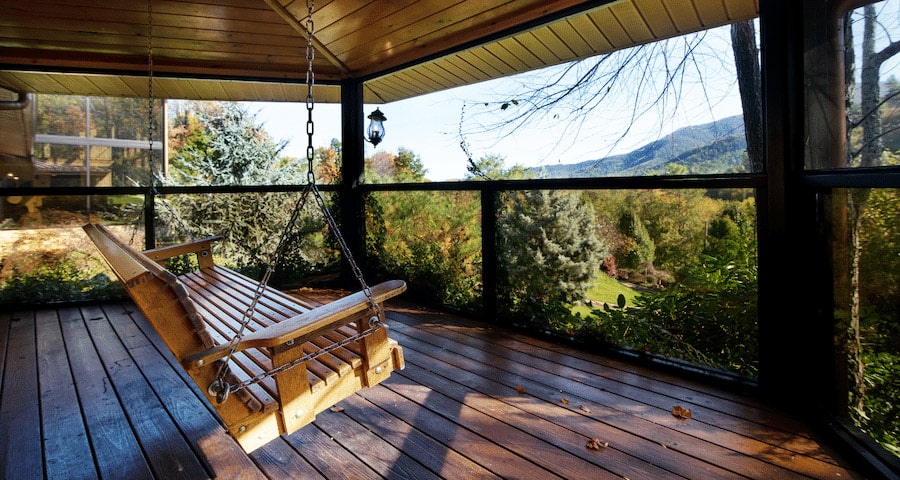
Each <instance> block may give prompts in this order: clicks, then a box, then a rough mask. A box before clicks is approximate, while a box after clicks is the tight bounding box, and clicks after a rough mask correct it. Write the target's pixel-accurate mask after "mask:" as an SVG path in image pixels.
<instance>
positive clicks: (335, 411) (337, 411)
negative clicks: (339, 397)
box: [331, 406, 344, 413]
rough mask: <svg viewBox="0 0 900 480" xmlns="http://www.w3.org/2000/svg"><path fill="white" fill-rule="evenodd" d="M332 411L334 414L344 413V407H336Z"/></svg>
mask: <svg viewBox="0 0 900 480" xmlns="http://www.w3.org/2000/svg"><path fill="white" fill-rule="evenodd" d="M331 411H332V412H334V413H341V412H343V411H344V407H338V406H334V407H331Z"/></svg>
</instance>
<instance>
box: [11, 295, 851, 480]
mask: <svg viewBox="0 0 900 480" xmlns="http://www.w3.org/2000/svg"><path fill="white" fill-rule="evenodd" d="M304 293H305V294H306V295H310V294H312V292H310V291H305V292H304ZM339 296H340V293H335V292H323V296H322V297H320V298H306V299H304V301H305V302H306V303H307V304H309V305H316V304H327V303H328V302H329V301H330V300H333V298H335V297H339ZM388 323H389V326H390V327H391V332H392V333H391V335H392V337H393V338H396V339H398V340H399V341H400V343H401V344H402V345H403V348H404V353H405V355H406V360H407V368H406V369H405V370H403V371H399V372H395V374H394V375H392V376H391V378H389V379H387V380H385V381H384V382H382V383H380V384H379V385H377V386H375V387H373V388H368V389H362V390H360V391H358V392H356V393H355V394H352V395H350V396H348V397H346V398H344V399H343V400H341V401H339V402H338V403H337V405H336V408H335V409H333V410H332V409H329V408H325V409H324V410H323V411H322V412H321V413H319V415H318V416H317V418H316V420H315V421H313V422H312V423H311V424H309V425H306V426H305V427H303V428H301V429H300V430H298V431H296V432H294V433H292V434H290V435H282V436H280V437H277V438H275V439H273V440H272V441H270V442H268V443H267V444H265V445H263V446H261V447H260V448H258V449H256V450H255V451H253V452H252V453H251V454H249V455H247V454H246V453H244V452H243V451H242V450H241V449H240V448H237V446H236V445H235V443H234V440H233V439H232V438H231V437H230V436H228V435H227V434H226V433H225V431H224V428H223V427H222V425H221V424H220V423H218V422H217V421H216V420H215V416H214V414H213V412H214V410H213V408H212V406H211V405H210V404H209V403H208V402H207V401H206V400H205V399H204V395H203V393H202V392H200V391H199V390H198V389H197V388H196V386H195V385H193V384H192V381H191V380H190V379H189V378H188V377H187V376H186V374H185V373H184V372H183V370H182V369H181V368H180V364H179V363H178V362H177V360H176V359H175V358H174V357H173V356H172V355H170V354H169V353H168V352H167V348H166V347H165V344H164V343H163V342H162V340H161V339H160V338H159V337H158V336H157V335H156V332H155V331H154V330H153V329H152V328H151V327H150V325H149V323H147V321H146V319H144V318H143V317H142V316H141V314H140V313H139V312H138V311H137V310H136V308H135V307H134V306H133V305H131V304H129V303H125V304H103V305H90V306H81V307H72V308H64V309H62V308H61V309H54V308H48V309H39V310H35V311H28V312H13V313H10V314H0V346H2V345H4V344H5V345H6V348H5V350H4V349H0V352H3V356H2V359H3V363H2V365H0V370H2V371H3V377H2V378H3V384H2V392H0V399H2V405H0V433H2V437H0V441H2V445H3V446H4V451H5V452H7V453H8V452H9V451H13V452H14V453H15V454H14V455H9V454H7V455H6V456H5V457H4V458H3V459H2V460H3V462H4V463H3V465H4V469H5V478H44V470H43V469H44V466H45V465H49V462H52V461H53V460H52V459H54V458H58V454H56V453H54V452H51V451H50V450H51V448H62V449H64V450H65V451H66V452H67V454H70V455H74V456H77V457H79V458H81V459H84V458H87V459H89V460H78V461H79V462H81V463H82V465H89V464H91V463H92V464H93V465H95V466H96V470H97V472H98V475H95V476H102V478H173V477H179V476H188V477H190V478H209V477H213V476H215V477H216V478H254V477H257V478H266V477H268V478H312V479H316V478H329V479H330V478H352V479H383V478H417V479H418V478H444V479H454V480H455V479H459V478H473V479H481V478H485V479H496V478H529V479H531V478H542V479H543V478H549V479H552V478H563V477H565V478H623V477H628V478H632V479H637V478H713V479H719V478H723V479H727V478H753V479H766V480H768V479H794V478H804V479H809V478H813V479H834V478H842V479H862V478H864V476H863V475H861V474H860V473H859V472H858V471H856V470H854V468H853V466H852V464H850V463H848V462H847V461H846V459H843V458H842V457H841V456H840V455H839V454H838V453H836V452H835V451H834V449H833V448H831V447H830V446H829V445H828V443H827V442H824V441H823V440H822V439H821V438H819V437H818V436H817V435H816V433H815V432H813V431H811V430H809V429H808V428H806V427H805V426H804V425H803V424H802V423H801V422H799V421H797V420H796V419H794V418H791V417H790V416H787V415H785V414H783V413H780V412H778V411H775V410H773V409H771V408H768V407H767V406H766V405H764V404H762V403H760V402H759V401H757V400H755V399H753V398H750V397H746V396H742V395H740V394H737V393H735V392H730V391H724V390H721V389H718V388H715V387H713V386H711V385H707V384H703V383H699V382H697V381H694V380H688V379H683V378H678V377H675V376H673V375H672V374H670V373H664V372H659V371H654V370H650V369H647V368H644V367H641V366H637V365H632V364H627V363H623V362H622V361H621V360H617V359H613V358H608V357H604V356H601V355H596V354H593V353H590V352H587V351H582V350H574V349H571V348H568V347H566V346H563V345H560V344H555V343H551V342H548V341H547V340H544V339H539V338H533V337H530V336H527V335H524V334H522V333H520V332H516V331H511V330H507V329H502V328H498V327H495V326H491V325H486V324H483V323H478V322H474V321H471V320H468V319H465V318H462V317H459V316H456V315H450V314H447V313H443V312H438V311H432V310H428V309H426V308H423V307H420V306H417V305H413V304H406V303H402V304H401V303H400V302H396V301H395V302H394V303H393V304H392V308H390V309H389V311H388ZM349 333H350V334H352V329H351V331H350V332H349ZM56 344H61V345H62V348H60V349H59V351H58V352H55V351H54V348H53V345H56ZM62 357H65V358H62ZM55 369H58V370H57V371H54V370H55ZM12 370H15V372H14V373H11V371H12ZM69 376H70V377H71V381H73V382H74V388H75V395H76V397H77V398H76V401H75V403H76V404H80V405H81V408H75V407H73V406H62V405H60V404H59V402H58V399H54V397H55V396H57V395H60V394H61V393H64V392H65V391H66V390H67V388H66V387H64V388H63V389H62V391H55V390H52V391H47V389H46V388H44V387H43V385H58V384H60V382H61V383H62V384H63V385H66V384H67V382H66V381H65V379H66V378H67V377H69ZM60 379H62V380H60ZM519 387H521V389H520V388H519ZM63 397H64V395H60V396H59V397H58V398H63ZM38 398H40V399H41V401H35V399H38ZM564 399H565V400H566V401H563V400H564ZM675 405H680V406H684V407H685V408H690V409H691V410H692V412H693V414H692V418H691V419H688V420H685V419H679V418H676V417H675V416H673V415H672V413H671V409H672V407H673V406H675ZM76 410H77V411H80V412H81V415H82V418H81V419H77V418H71V419H69V418H68V417H67V416H66V415H67V414H68V413H70V412H75V411H76ZM61 415H62V416H61ZM62 418H66V419H67V420H65V422H60V420H61V419H62ZM54 422H59V423H58V425H57V426H55V427H53V428H56V431H57V432H60V433H61V435H59V436H58V438H55V439H51V438H47V437H46V436H44V437H43V438H42V436H41V430H42V428H43V430H45V431H46V430H47V426H48V425H51V424H53V423H54ZM79 423H80V424H82V425H84V429H85V430H86V431H87V436H86V437H84V438H79V437H78V436H77V435H76V436H72V435H67V434H65V433H64V432H66V431H68V432H72V431H78V430H79V428H78V427H77V425H78V424H79ZM70 424H74V425H75V427H72V426H65V425H70ZM7 425H10V426H12V428H11V427H8V426H7ZM42 425H43V426H44V427H42ZM592 438H596V439H597V440H599V441H601V442H605V446H603V447H601V448H600V449H599V450H593V449H590V448H587V442H588V440H589V439H592ZM84 440H86V442H87V444H88V445H87V446H86V445H85V441H84ZM22 446H28V450H24V451H23V450H20V447H22ZM10 448H12V450H10ZM24 452H27V454H26V453H24ZM75 468H78V467H77V465H76V467H75ZM46 471H47V472H49V471H51V468H49V467H48V468H47V470H46ZM89 473H90V472H89V471H88V474H85V475H84V476H87V477H91V475H89ZM47 478H49V477H47Z"/></svg>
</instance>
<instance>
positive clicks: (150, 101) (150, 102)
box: [132, 0, 194, 243]
mask: <svg viewBox="0 0 900 480" xmlns="http://www.w3.org/2000/svg"><path fill="white" fill-rule="evenodd" d="M155 99H156V97H155V95H154V94H153V0H147V126H148V137H149V138H148V143H149V144H150V145H149V147H150V150H149V153H148V155H149V156H150V188H151V190H152V191H153V198H154V199H156V198H157V197H161V195H160V193H159V190H158V189H157V188H156V172H157V169H156V157H155V156H154V155H153V132H155V131H156V122H155V119H154V115H153V112H154V110H155ZM163 134H164V135H166V134H168V132H163ZM163 145H165V142H163ZM160 176H161V174H160ZM161 203H162V205H163V207H165V209H166V211H167V212H169V215H171V216H172V218H174V219H175V221H176V222H178V226H179V228H181V230H182V231H183V232H185V233H187V235H188V238H190V239H191V241H193V240H194V234H193V233H191V229H189V228H188V227H187V225H186V224H185V223H184V219H182V218H181V216H180V215H178V213H176V212H175V210H174V209H173V208H172V205H170V204H169V202H167V201H166V199H165V198H162V202H161ZM136 232H137V228H135V230H134V231H133V232H132V243H133V241H134V233H136Z"/></svg>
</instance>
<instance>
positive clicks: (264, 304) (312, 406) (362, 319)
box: [84, 224, 406, 452]
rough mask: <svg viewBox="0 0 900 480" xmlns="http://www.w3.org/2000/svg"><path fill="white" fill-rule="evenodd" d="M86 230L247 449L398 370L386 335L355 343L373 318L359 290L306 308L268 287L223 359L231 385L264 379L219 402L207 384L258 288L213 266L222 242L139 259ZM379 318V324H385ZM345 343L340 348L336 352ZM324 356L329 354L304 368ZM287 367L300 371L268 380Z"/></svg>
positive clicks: (391, 290)
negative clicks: (171, 266) (184, 268)
mask: <svg viewBox="0 0 900 480" xmlns="http://www.w3.org/2000/svg"><path fill="white" fill-rule="evenodd" d="M84 230H85V232H86V233H87V235H88V236H89V237H90V239H91V240H92V241H93V242H94V244H95V245H96V246H97V249H98V250H99V251H100V253H101V254H102V255H103V257H104V258H105V259H106V261H107V263H108V264H109V266H110V268H111V269H112V270H113V272H114V273H115V274H116V276H117V277H118V279H119V281H120V282H121V283H122V284H123V285H124V286H125V289H126V291H127V292H128V294H129V296H130V297H131V298H132V300H133V301H134V302H135V304H136V305H137V306H138V308H139V309H140V310H141V312H142V313H143V315H144V317H146V318H147V320H148V321H149V323H150V324H151V325H152V326H153V327H154V329H155V330H156V331H157V333H159V335H160V337H162V339H163V341H164V342H165V343H166V345H167V346H168V347H169V348H170V349H171V350H172V353H173V354H174V355H175V357H176V359H177V360H178V361H179V362H181V364H182V366H183V367H184V368H185V370H186V371H187V373H188V375H189V376H190V377H191V378H192V379H193V380H194V381H195V382H196V384H197V386H198V388H199V390H200V391H201V392H202V393H203V394H204V395H206V396H207V399H208V400H209V401H210V403H211V404H212V406H213V407H214V408H215V409H216V411H217V412H218V413H219V415H220V417H221V418H222V420H223V422H224V423H225V425H226V428H227V429H228V431H229V433H230V434H231V435H232V436H233V437H234V438H235V439H236V440H237V441H238V442H239V443H240V444H241V446H242V447H243V448H244V450H245V451H247V452H251V451H253V450H255V449H256V448H258V447H260V446H262V445H264V444H266V443H268V442H269V441H270V440H272V439H274V438H276V437H277V436H278V435H281V434H285V433H291V432H293V431H295V430H297V429H298V428H300V427H302V426H304V425H306V424H308V423H309V422H311V421H312V420H314V419H315V415H316V414H318V413H319V412H321V411H323V410H325V409H327V408H329V407H331V406H332V405H334V404H335V403H337V402H339V401H340V400H342V399H344V398H346V397H347V396H349V395H351V394H353V393H354V392H356V391H358V390H359V389H361V388H364V387H371V386H374V385H376V384H377V383H379V382H381V381H382V380H384V379H385V378H387V377H388V376H389V375H390V373H391V372H392V371H394V370H399V369H402V368H403V366H404V363H403V351H402V349H401V347H400V346H399V345H398V344H397V342H396V341H394V340H392V339H390V338H388V336H387V329H386V328H377V329H374V330H372V331H371V332H369V333H367V334H366V335H365V336H363V337H362V338H359V339H354V337H356V336H358V335H359V334H360V333H364V332H366V331H368V329H369V319H370V318H372V317H373V316H377V315H378V314H379V313H380V312H374V311H373V309H372V308H371V304H370V301H369V298H368V296H366V294H365V292H356V293H354V294H352V295H348V296H346V297H344V298H341V299H339V300H336V301H334V302H331V303H328V304H326V305H322V306H319V307H313V306H312V305H310V304H308V303H305V302H302V301H300V300H298V299H296V298H293V297H291V296H289V295H287V294H285V293H283V292H280V291H278V290H275V289H272V288H266V289H265V290H264V293H263V295H261V296H260V297H259V298H258V300H257V306H256V308H255V310H254V313H253V316H252V318H250V320H249V321H248V323H247V326H246V329H245V330H244V335H243V338H242V339H241V341H240V342H239V343H238V345H237V347H236V349H235V353H234V354H233V355H232V356H231V360H230V361H229V362H228V366H227V369H228V375H227V376H226V378H227V379H228V382H229V383H233V384H237V383H240V382H245V381H248V380H250V379H254V378H256V379H259V378H261V377H262V379H261V380H260V381H258V382H256V383H252V384H249V385H247V386H246V387H245V388H242V389H240V390H239V391H237V392H233V393H232V394H231V395H230V396H229V397H228V398H227V399H226V400H225V401H224V402H222V403H221V404H219V403H217V402H216V399H215V395H212V394H210V393H209V392H208V387H209V385H210V384H211V383H212V382H213V381H214V380H215V379H216V375H217V373H218V372H219V368H220V365H221V362H222V361H223V359H225V358H226V357H227V356H228V353H229V351H230V350H231V347H232V346H231V339H232V338H233V337H234V335H235V334H236V333H237V332H238V331H239V330H240V327H241V322H242V319H243V316H244V312H246V311H247V310H248V308H249V307H250V305H251V303H252V301H253V298H254V296H255V292H256V289H257V283H256V282H255V281H253V280H251V279H249V278H247V277H245V276H243V275H241V274H239V273H237V272H234V271H232V270H229V269H227V268H224V267H221V266H218V265H215V263H214V261H213V256H212V245H213V242H215V241H217V240H219V239H220V238H221V237H209V238H205V239H200V240H196V241H192V242H187V243H183V244H179V245H174V246H171V247H163V248H157V249H153V250H147V251H144V252H141V251H138V250H135V249H134V248H132V247H131V246H129V245H128V244H126V243H125V242H123V241H121V240H120V239H118V238H117V237H116V236H115V235H114V234H113V233H112V232H110V231H109V229H107V228H106V227H104V226H102V225H97V224H88V225H85V226H84ZM186 254H189V255H194V256H195V257H196V259H197V264H198V265H199V267H198V268H197V270H195V271H192V272H188V273H185V274H182V275H178V276H176V275H174V274H172V273H171V272H169V271H168V270H166V269H165V265H166V262H167V261H168V260H169V259H170V258H173V257H176V256H180V255H186ZM405 289H406V284H405V283H404V282H402V281H399V280H392V281H387V282H383V283H380V284H378V285H375V286H373V287H371V288H370V290H371V293H372V295H373V297H374V299H375V302H376V303H378V304H382V303H383V302H384V301H386V300H388V299H390V298H392V297H394V296H396V295H399V294H400V293H402V292H403V291H404V290H405ZM379 320H380V321H381V323H382V325H383V324H384V323H383V321H384V318H379ZM348 339H350V340H348ZM351 340H352V341H351ZM342 342H347V343H346V344H345V345H342V346H339V347H336V346H335V345H336V344H340V343H342ZM323 350H327V352H326V353H323V354H321V355H319V356H317V357H314V358H311V359H306V360H305V361H302V360H303V359H305V358H306V357H305V356H306V355H307V354H309V353H315V352H321V351H323ZM301 361H302V362H301ZM293 363H298V365H297V366H294V367H292V368H290V369H285V370H282V371H278V372H277V373H275V374H274V375H271V376H268V375H265V374H266V372H270V371H272V370H273V369H275V368H276V367H278V366H281V365H284V364H293Z"/></svg>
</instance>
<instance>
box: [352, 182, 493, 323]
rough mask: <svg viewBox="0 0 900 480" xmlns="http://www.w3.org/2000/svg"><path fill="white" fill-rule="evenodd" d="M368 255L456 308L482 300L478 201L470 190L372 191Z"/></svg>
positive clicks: (473, 305) (391, 272) (474, 305)
mask: <svg viewBox="0 0 900 480" xmlns="http://www.w3.org/2000/svg"><path fill="white" fill-rule="evenodd" d="M366 208H367V210H368V211H369V212H370V219H369V226H368V237H369V239H368V243H369V251H370V253H369V255H372V256H374V257H375V258H377V259H378V262H379V266H380V267H381V268H382V269H384V270H385V271H386V272H387V274H388V275H389V276H392V277H396V278H403V279H405V280H407V282H409V283H410V288H411V289H414V290H415V291H416V292H417V293H420V294H421V295H424V296H426V297H428V298H429V299H431V300H435V301H438V302H440V303H442V304H444V305H448V306H452V307H454V308H457V309H467V310H475V309H478V308H480V304H481V216H480V215H481V203H480V198H479V195H478V194H477V193H473V192H433V191H426V192H375V193H372V194H371V196H370V199H369V201H368V204H367V207H366Z"/></svg>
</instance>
